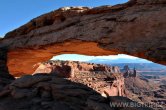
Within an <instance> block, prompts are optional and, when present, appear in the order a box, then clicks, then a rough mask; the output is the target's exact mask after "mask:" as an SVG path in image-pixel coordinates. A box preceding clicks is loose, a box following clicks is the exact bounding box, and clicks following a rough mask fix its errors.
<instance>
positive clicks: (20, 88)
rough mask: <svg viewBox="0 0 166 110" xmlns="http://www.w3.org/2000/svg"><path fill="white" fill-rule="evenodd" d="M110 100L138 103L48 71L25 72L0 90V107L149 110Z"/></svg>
mask: <svg viewBox="0 0 166 110" xmlns="http://www.w3.org/2000/svg"><path fill="white" fill-rule="evenodd" d="M30 80H31V81H32V82H30ZM23 82H24V83H23ZM110 102H112V103H113V102H121V103H123V102H126V103H133V104H138V103H136V102H133V101H131V100H129V99H127V98H124V97H108V98H105V97H102V96H101V95H100V94H99V93H97V92H96V91H94V90H92V89H91V88H89V87H87V86H85V85H83V84H80V83H74V82H71V81H70V80H67V79H64V78H58V77H55V76H51V75H48V74H37V75H34V76H31V75H26V76H24V77H21V78H19V79H16V80H15V81H14V82H12V83H11V84H10V85H8V86H6V87H5V88H4V89H3V90H2V91H0V110H129V109H130V110H152V109H150V108H147V107H146V108H145V107H132V106H128V108H127V107H124V108H123V107H121V108H119V107H118V108H115V107H111V106H110Z"/></svg>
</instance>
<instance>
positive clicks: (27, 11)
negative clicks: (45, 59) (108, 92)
mask: <svg viewBox="0 0 166 110" xmlns="http://www.w3.org/2000/svg"><path fill="white" fill-rule="evenodd" d="M127 1H128V0H1V1H0V37H3V36H4V35H5V34H6V33H7V32H9V31H12V30H13V29H16V28H18V27H20V26H21V25H23V24H25V23H27V22H28V21H30V20H31V19H33V18H35V17H37V16H39V15H42V14H44V13H47V12H50V11H53V10H56V9H58V8H60V7H65V6H88V7H96V6H101V5H115V4H120V3H124V2H127ZM95 58H97V59H108V60H117V59H128V60H133V59H138V58H136V57H132V56H126V55H119V56H98V57H94V56H92V57H90V56H84V55H76V54H72V55H71V54H70V55H60V56H56V57H54V58H53V59H60V60H78V61H88V60H93V59H95ZM138 60H141V59H138ZM142 61H145V62H146V60H142Z"/></svg>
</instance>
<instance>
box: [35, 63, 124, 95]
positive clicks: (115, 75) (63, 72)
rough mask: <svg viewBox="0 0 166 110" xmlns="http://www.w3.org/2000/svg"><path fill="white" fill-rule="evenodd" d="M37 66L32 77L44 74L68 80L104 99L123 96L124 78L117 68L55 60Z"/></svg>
mask: <svg viewBox="0 0 166 110" xmlns="http://www.w3.org/2000/svg"><path fill="white" fill-rule="evenodd" d="M38 65H39V67H38V68H37V69H36V71H35V73H34V74H33V75H35V74H39V73H44V74H50V75H52V76H58V77H63V78H69V80H71V81H73V82H76V83H81V84H85V85H87V86H88V87H90V88H92V89H94V90H95V91H97V92H99V93H100V94H101V95H103V96H105V97H108V96H125V85H124V77H123V74H121V72H120V69H119V68H118V67H117V66H107V65H101V64H93V63H86V62H78V61H56V60H55V61H47V62H44V63H40V64H38Z"/></svg>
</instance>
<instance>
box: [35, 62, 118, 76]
mask: <svg viewBox="0 0 166 110" xmlns="http://www.w3.org/2000/svg"><path fill="white" fill-rule="evenodd" d="M37 65H38V68H37V69H36V70H35V72H34V74H37V73H49V74H55V75H60V76H63V77H66V78H67V77H74V76H75V75H77V74H80V73H84V72H95V73H105V74H106V75H107V76H108V77H110V76H112V74H113V73H120V69H119V68H118V67H116V66H112V67H111V66H107V65H101V64H93V63H86V62H78V61H48V62H44V63H38V64H37ZM37 65H36V66H37Z"/></svg>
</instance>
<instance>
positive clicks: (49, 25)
mask: <svg viewBox="0 0 166 110" xmlns="http://www.w3.org/2000/svg"><path fill="white" fill-rule="evenodd" d="M0 50H5V51H4V52H6V51H8V52H7V63H6V59H5V61H4V62H3V63H4V64H6V65H7V66H8V69H9V72H10V73H11V74H13V75H15V76H19V75H22V74H32V73H33V71H34V70H35V68H33V65H34V64H36V63H38V62H42V61H46V60H48V59H50V58H52V56H55V55H59V54H64V53H75V54H84V55H112V54H122V53H123V54H128V55H133V56H137V57H140V58H145V59H148V60H151V61H153V62H157V63H160V64H164V65H166V0H131V1H129V2H128V3H125V4H121V5H116V6H102V7H97V8H92V9H90V8H88V7H66V8H61V9H58V10H56V11H52V12H50V13H47V14H45V15H42V16H39V17H37V18H35V19H33V20H31V21H30V22H29V23H27V24H25V25H23V26H21V27H20V28H18V29H16V30H14V31H12V32H9V33H8V34H6V36H5V38H3V39H1V40H0ZM1 53H3V52H2V51H1ZM5 58H6V57H5ZM0 60H1V59H0ZM1 62H2V61H1ZM1 65H2V64H1Z"/></svg>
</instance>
